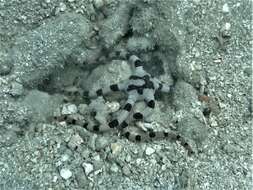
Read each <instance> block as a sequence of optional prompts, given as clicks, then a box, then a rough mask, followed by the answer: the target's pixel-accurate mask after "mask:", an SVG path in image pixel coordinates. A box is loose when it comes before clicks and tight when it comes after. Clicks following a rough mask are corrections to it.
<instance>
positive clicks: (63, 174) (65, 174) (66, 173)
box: [60, 168, 72, 180]
mask: <svg viewBox="0 0 253 190" xmlns="http://www.w3.org/2000/svg"><path fill="white" fill-rule="evenodd" d="M60 175H61V177H62V178H63V179H65V180H67V179H69V178H70V177H71V176H72V172H71V171H70V170H69V169H68V168H63V169H61V171H60Z"/></svg>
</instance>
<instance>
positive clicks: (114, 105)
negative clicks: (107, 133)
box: [105, 102, 120, 113]
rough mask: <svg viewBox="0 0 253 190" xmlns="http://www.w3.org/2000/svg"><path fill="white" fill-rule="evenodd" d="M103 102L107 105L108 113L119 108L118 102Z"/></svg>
mask: <svg viewBox="0 0 253 190" xmlns="http://www.w3.org/2000/svg"><path fill="white" fill-rule="evenodd" d="M105 104H106V105H107V107H108V109H109V112H110V113H113V112H116V111H118V110H119V108H120V104H119V102H106V103H105Z"/></svg>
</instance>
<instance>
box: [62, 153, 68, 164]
mask: <svg viewBox="0 0 253 190" xmlns="http://www.w3.org/2000/svg"><path fill="white" fill-rule="evenodd" d="M68 159H69V155H67V154H64V155H62V157H61V161H63V162H66V161H67V160H68Z"/></svg>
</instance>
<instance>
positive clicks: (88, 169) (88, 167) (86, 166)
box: [82, 162, 94, 176]
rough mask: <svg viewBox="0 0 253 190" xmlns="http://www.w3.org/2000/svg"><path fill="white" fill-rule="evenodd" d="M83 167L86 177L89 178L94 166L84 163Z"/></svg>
mask: <svg viewBox="0 0 253 190" xmlns="http://www.w3.org/2000/svg"><path fill="white" fill-rule="evenodd" d="M82 167H83V168H84V172H85V174H86V176H88V175H89V174H90V173H91V172H92V171H93V170H94V166H93V164H91V163H86V162H84V163H83V164H82Z"/></svg>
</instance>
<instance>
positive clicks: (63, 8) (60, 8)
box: [59, 2, 67, 12]
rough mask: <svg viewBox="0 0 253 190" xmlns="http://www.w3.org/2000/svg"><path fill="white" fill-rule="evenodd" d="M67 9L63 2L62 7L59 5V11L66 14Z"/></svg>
mask: <svg viewBox="0 0 253 190" xmlns="http://www.w3.org/2000/svg"><path fill="white" fill-rule="evenodd" d="M66 9H67V6H66V5H65V4H64V3H62V2H61V3H60V5H59V10H60V11H61V12H64V11H65V10H66Z"/></svg>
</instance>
